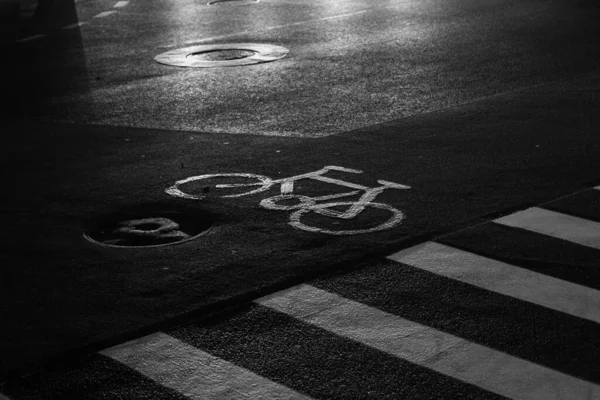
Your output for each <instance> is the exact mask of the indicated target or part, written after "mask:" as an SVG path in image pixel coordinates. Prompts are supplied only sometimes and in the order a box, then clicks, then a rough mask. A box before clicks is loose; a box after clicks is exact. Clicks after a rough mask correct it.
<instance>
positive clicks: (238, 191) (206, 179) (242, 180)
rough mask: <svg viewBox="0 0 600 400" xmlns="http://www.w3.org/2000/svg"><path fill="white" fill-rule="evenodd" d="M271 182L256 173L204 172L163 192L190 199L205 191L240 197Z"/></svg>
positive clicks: (183, 180) (267, 186) (201, 197)
mask: <svg viewBox="0 0 600 400" xmlns="http://www.w3.org/2000/svg"><path fill="white" fill-rule="evenodd" d="M273 183H274V182H273V180H272V179H271V178H269V177H268V176H264V175H257V174H246V173H230V174H206V175H197V176H190V177H189V178H185V179H182V180H179V181H177V182H175V184H173V186H170V187H168V188H167V189H165V193H167V194H170V195H171V196H174V197H181V198H184V199H191V200H201V199H203V198H204V197H206V194H207V193H213V194H214V193H216V194H217V195H218V196H220V197H241V196H247V195H250V194H254V193H260V192H264V191H265V190H268V189H269V188H270V187H271V186H273ZM184 190H185V191H184Z"/></svg>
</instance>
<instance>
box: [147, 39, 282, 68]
mask: <svg viewBox="0 0 600 400" xmlns="http://www.w3.org/2000/svg"><path fill="white" fill-rule="evenodd" d="M288 53H289V50H288V49H286V48H285V47H281V46H275V45H271V44H259V43H231V44H208V45H200V46H192V47H185V48H183V49H178V50H171V51H167V52H166V53H162V54H159V55H158V56H156V57H155V58H154V60H155V61H157V62H159V63H161V64H166V65H173V66H177V67H190V68H214V67H236V66H240V65H252V64H258V63H264V62H269V61H275V60H278V59H280V58H283V57H285V56H286V55H287V54H288Z"/></svg>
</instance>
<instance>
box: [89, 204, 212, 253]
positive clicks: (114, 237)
mask: <svg viewBox="0 0 600 400" xmlns="http://www.w3.org/2000/svg"><path fill="white" fill-rule="evenodd" d="M211 225H212V218H210V217H209V216H206V215H204V216H203V215H201V214H198V213H182V212H154V213H151V214H149V215H141V214H130V213H117V214H115V215H111V216H108V217H106V216H105V217H102V218H98V219H97V220H95V221H93V223H92V224H91V226H90V228H89V229H88V230H87V231H86V232H85V233H84V237H85V238H86V239H88V240H89V241H91V242H92V243H95V244H99V245H103V246H111V247H155V246H166V245H171V244H175V243H181V242H186V241H188V240H192V239H194V238H196V237H197V236H199V235H200V234H202V233H204V232H205V231H206V230H208V229H209V228H210V226H211Z"/></svg>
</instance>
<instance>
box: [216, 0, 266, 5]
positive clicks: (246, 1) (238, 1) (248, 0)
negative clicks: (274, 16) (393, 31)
mask: <svg viewBox="0 0 600 400" xmlns="http://www.w3.org/2000/svg"><path fill="white" fill-rule="evenodd" d="M258 2H260V0H214V1H209V2H208V3H206V4H208V5H209V6H212V5H215V4H216V5H228V6H249V5H252V4H256V3H258Z"/></svg>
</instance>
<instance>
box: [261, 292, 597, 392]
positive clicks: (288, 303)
mask: <svg viewBox="0 0 600 400" xmlns="http://www.w3.org/2000/svg"><path fill="white" fill-rule="evenodd" d="M257 302H258V303H259V304H262V305H264V306H267V307H270V308H272V309H275V310H277V311H279V312H283V313H285V314H288V315H291V316H292V317H294V318H298V319H301V320H302V321H305V322H308V323H310V324H314V325H317V326H319V327H321V328H323V329H325V330H328V331H330V332H333V333H335V334H337V335H340V336H344V337H347V338H349V339H352V340H355V341H358V342H361V343H364V344H366V345H368V346H372V347H374V348H376V349H378V350H381V351H384V352H386V353H389V354H392V355H393V356H395V357H399V358H402V359H405V360H408V361H410V362H412V363H415V364H417V365H422V366H425V367H427V368H431V369H433V370H434V371H437V372H440V373H442V374H445V375H448V376H451V377H453V378H456V379H460V380H461V381H463V382H468V383H472V384H474V385H477V386H479V387H481V388H483V389H486V390H489V391H490V392H493V393H497V394H499V395H502V396H507V397H509V398H511V399H523V400H525V399H527V400H533V399H535V400H554V399H556V400H560V399H565V398H569V397H570V398H574V399H575V398H576V399H585V398H588V397H586V396H590V397H589V398H600V386H598V385H594V384H592V383H590V382H586V381H583V380H580V379H577V378H573V377H571V376H568V375H565V374H562V373H560V372H556V371H553V370H551V369H548V368H545V367H543V366H540V365H536V364H534V363H531V362H528V361H525V360H521V359H519V358H516V357H511V356H509V355H507V354H504V353H502V352H499V351H496V350H493V349H490V348H487V347H485V346H481V345H478V344H475V343H471V342H469V341H467V340H464V339H461V338H459V337H456V336H453V335H449V334H446V333H444V332H440V331H438V330H435V329H432V328H429V327H427V326H424V325H421V324H418V323H415V322H411V321H409V320H406V319H403V318H400V317H396V316H395V315H391V314H388V313H385V312H383V311H380V310H377V309H374V308H372V307H368V306H365V305H363V304H361V303H357V302H354V301H352V300H348V299H345V298H343V297H340V296H337V295H335V294H333V293H329V292H326V291H323V290H320V289H317V288H315V287H312V286H310V285H300V286H297V287H294V288H292V289H290V290H287V291H284V292H283V293H278V294H276V295H274V296H269V297H266V298H263V299H259V300H258V301H257Z"/></svg>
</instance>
